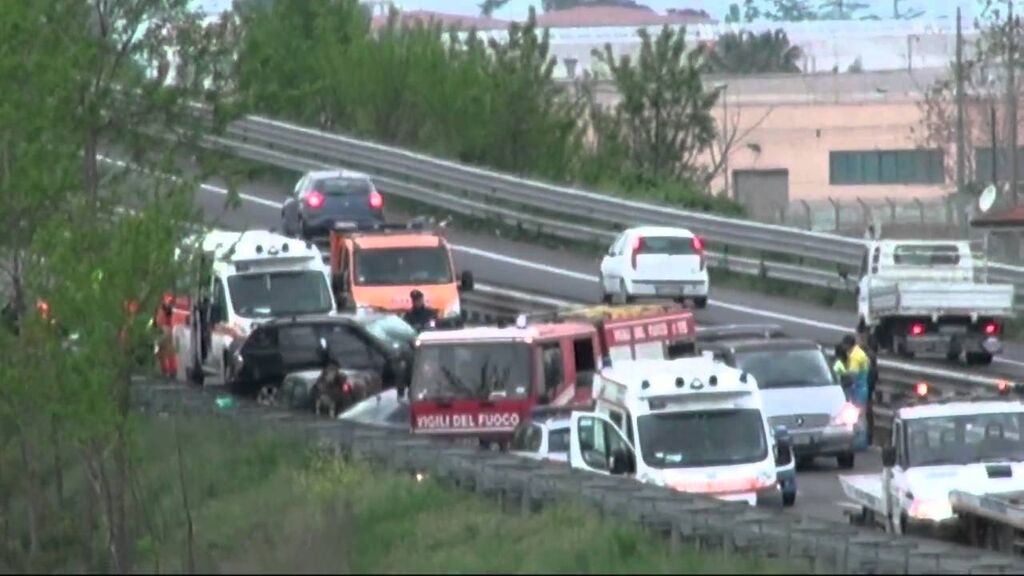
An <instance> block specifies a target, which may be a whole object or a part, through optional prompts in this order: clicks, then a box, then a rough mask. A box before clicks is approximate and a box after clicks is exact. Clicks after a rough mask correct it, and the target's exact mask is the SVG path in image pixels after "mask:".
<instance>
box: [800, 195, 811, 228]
mask: <svg viewBox="0 0 1024 576" xmlns="http://www.w3.org/2000/svg"><path fill="white" fill-rule="evenodd" d="M800 203H801V204H803V205H804V212H805V213H806V214H807V229H808V230H814V215H813V214H812V213H811V205H810V204H808V203H807V200H801V201H800Z"/></svg>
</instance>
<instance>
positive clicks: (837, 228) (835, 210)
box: [828, 196, 840, 232]
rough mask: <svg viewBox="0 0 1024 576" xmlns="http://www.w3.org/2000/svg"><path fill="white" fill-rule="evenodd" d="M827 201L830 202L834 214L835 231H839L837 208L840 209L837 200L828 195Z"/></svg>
mask: <svg viewBox="0 0 1024 576" xmlns="http://www.w3.org/2000/svg"><path fill="white" fill-rule="evenodd" d="M828 201H829V202H831V203H832V210H833V211H834V212H835V214H836V228H835V231H836V232H839V210H840V205H839V201H838V200H836V199H835V198H832V197H831V196H829V197H828Z"/></svg>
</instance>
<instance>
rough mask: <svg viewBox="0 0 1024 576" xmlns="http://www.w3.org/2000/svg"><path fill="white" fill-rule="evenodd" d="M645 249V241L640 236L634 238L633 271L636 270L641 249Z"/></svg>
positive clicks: (631, 259)
mask: <svg viewBox="0 0 1024 576" xmlns="http://www.w3.org/2000/svg"><path fill="white" fill-rule="evenodd" d="M643 247H644V239H643V238H640V237H639V236H638V237H636V238H633V252H632V254H631V256H630V261H631V263H632V265H633V270H636V257H637V255H638V254H639V253H640V249H641V248H643Z"/></svg>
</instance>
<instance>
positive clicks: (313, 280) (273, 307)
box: [228, 270, 331, 318]
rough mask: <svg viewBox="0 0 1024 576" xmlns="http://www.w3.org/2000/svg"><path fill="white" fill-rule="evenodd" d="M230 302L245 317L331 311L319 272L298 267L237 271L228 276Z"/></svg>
mask: <svg viewBox="0 0 1024 576" xmlns="http://www.w3.org/2000/svg"><path fill="white" fill-rule="evenodd" d="M228 289H229V290H230V292H231V304H232V306H233V307H234V309H235V313H236V314H238V315H239V316H242V317H244V318H265V317H273V316H291V315H301V314H323V313H327V312H330V311H331V291H330V288H329V287H328V285H327V279H326V278H325V277H324V275H323V273H322V272H317V271H315V270H300V271H288V272H261V273H256V274H238V275H235V276H231V277H229V278H228Z"/></svg>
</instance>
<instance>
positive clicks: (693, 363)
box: [569, 354, 796, 505]
mask: <svg viewBox="0 0 1024 576" xmlns="http://www.w3.org/2000/svg"><path fill="white" fill-rule="evenodd" d="M595 386H597V387H596V388H595V390H594V400H595V403H594V405H595V409H594V412H573V414H572V423H571V427H570V432H569V434H570V440H569V460H570V463H571V465H572V467H573V468H577V469H582V470H588V471H591V472H596V473H601V474H622V475H630V476H633V477H635V478H636V479H637V480H639V481H641V482H650V483H652V484H657V485H659V486H668V487H671V488H674V489H676V490H679V491H681V492H691V493H701V494H707V495H710V496H714V497H717V498H720V499H723V500H733V501H746V502H747V503H749V504H751V505H755V504H756V503H757V501H758V499H759V498H760V499H763V498H766V497H768V496H773V497H778V495H779V492H780V488H779V486H780V482H779V477H780V476H782V475H784V474H786V473H788V472H789V471H790V470H789V469H790V468H792V467H793V466H794V464H793V459H792V457H791V451H790V450H791V446H790V445H789V439H788V436H787V435H786V432H785V429H784V428H782V427H779V428H778V429H777V430H773V429H772V428H771V427H770V426H769V423H768V418H767V416H766V414H765V411H764V406H763V404H762V400H761V394H760V391H759V390H758V387H757V382H756V381H755V380H754V377H753V376H751V375H749V374H747V373H745V372H742V371H740V370H737V369H735V368H732V367H729V366H727V365H725V364H723V363H721V362H717V361H715V360H713V359H712V358H711V356H710V354H706V355H702V356H697V357H689V358H680V359H677V360H627V361H621V362H619V363H617V364H615V365H614V366H612V367H611V368H606V369H605V370H603V371H602V372H601V374H600V375H599V377H598V383H597V384H595ZM780 454H781V455H782V457H781V458H778V456H779V455H780ZM787 488H788V485H787ZM795 490H796V487H795V483H794V484H793V485H792V494H789V495H788V498H787V495H786V494H785V493H783V500H784V504H786V505H792V504H793V501H794V500H795V498H796V492H795Z"/></svg>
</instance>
